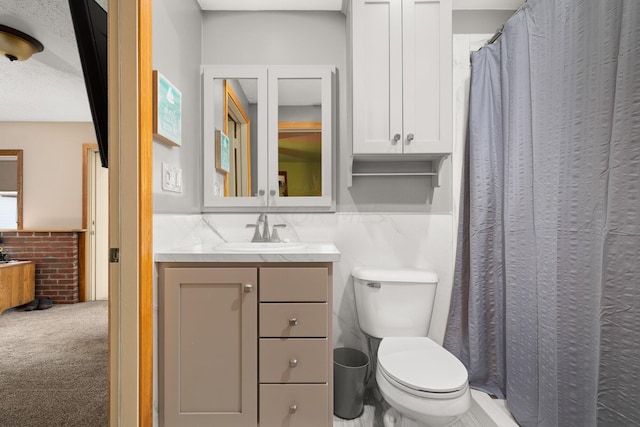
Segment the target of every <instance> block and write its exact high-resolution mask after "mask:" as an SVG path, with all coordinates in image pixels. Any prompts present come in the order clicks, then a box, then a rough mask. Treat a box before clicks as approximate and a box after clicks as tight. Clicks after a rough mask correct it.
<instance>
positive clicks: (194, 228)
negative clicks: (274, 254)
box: [153, 213, 454, 350]
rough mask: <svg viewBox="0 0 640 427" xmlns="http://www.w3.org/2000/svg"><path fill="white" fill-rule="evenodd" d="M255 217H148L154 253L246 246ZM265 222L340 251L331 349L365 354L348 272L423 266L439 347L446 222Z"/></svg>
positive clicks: (384, 218)
mask: <svg viewBox="0 0 640 427" xmlns="http://www.w3.org/2000/svg"><path fill="white" fill-rule="evenodd" d="M257 218H258V215H257V214H203V215H171V214H156V215H154V218H153V220H154V226H153V230H154V234H153V241H154V251H155V252H170V251H171V250H173V249H179V248H186V247H190V246H195V245H202V246H203V247H206V246H207V245H215V244H217V243H220V242H223V241H226V242H243V241H250V240H251V237H252V236H253V230H252V229H250V228H246V224H255V222H256V220H257ZM269 224H270V225H271V226H273V224H286V225H287V226H286V227H285V228H283V229H281V230H280V232H279V233H280V237H281V238H283V239H289V240H291V241H304V242H332V243H333V244H334V245H335V246H336V247H337V248H338V249H339V250H340V253H341V260H340V261H339V262H337V263H335V265H334V276H333V303H334V308H333V309H334V313H333V328H334V346H335V347H343V346H344V347H352V348H357V349H360V350H366V339H365V337H364V335H363V333H362V332H361V331H360V328H359V326H358V320H357V314H356V306H355V300H354V291H353V280H352V279H351V270H352V269H353V268H354V267H356V266H375V267H394V268H402V267H411V268H424V269H429V270H431V271H434V272H436V273H437V274H438V277H439V284H438V290H437V294H436V301H435V306H434V314H433V319H432V322H431V329H430V333H429V335H430V336H431V337H432V338H433V339H435V340H436V341H438V342H442V339H443V337H444V330H445V326H446V319H447V313H448V307H449V300H450V293H451V282H452V277H453V274H452V270H453V236H454V233H453V217H452V215H432V214H370V213H333V214H324V213H319V214H309V213H294V214H279V213H272V214H269Z"/></svg>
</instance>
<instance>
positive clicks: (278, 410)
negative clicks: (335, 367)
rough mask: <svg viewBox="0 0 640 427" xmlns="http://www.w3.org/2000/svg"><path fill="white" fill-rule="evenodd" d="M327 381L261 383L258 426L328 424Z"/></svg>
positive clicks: (306, 426) (300, 426)
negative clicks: (324, 382)
mask: <svg viewBox="0 0 640 427" xmlns="http://www.w3.org/2000/svg"><path fill="white" fill-rule="evenodd" d="M329 412H330V411H329V391H328V386H327V384H261V385H260V415H259V418H260V426H265V427H271V426H287V427H327V426H329V425H330V424H329V415H330V414H329Z"/></svg>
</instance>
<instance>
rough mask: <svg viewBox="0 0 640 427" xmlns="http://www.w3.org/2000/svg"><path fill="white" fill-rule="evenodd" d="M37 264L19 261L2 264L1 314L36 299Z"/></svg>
mask: <svg viewBox="0 0 640 427" xmlns="http://www.w3.org/2000/svg"><path fill="white" fill-rule="evenodd" d="M35 293H36V285H35V264H34V263H32V262H31V261H18V262H9V263H6V264H0V314H2V312H3V311H5V310H6V309H8V308H11V307H17V306H19V305H22V304H27V303H29V302H31V301H33V300H34V299H35Z"/></svg>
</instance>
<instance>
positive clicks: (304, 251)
mask: <svg viewBox="0 0 640 427" xmlns="http://www.w3.org/2000/svg"><path fill="white" fill-rule="evenodd" d="M234 245H237V243H230V244H227V243H220V244H212V245H211V246H207V245H196V246H191V247H187V248H178V249H173V250H170V251H163V252H157V253H155V254H154V261H155V262H336V261H340V251H338V248H336V246H335V245H334V244H333V243H307V242H304V243H302V242H292V243H290V244H288V245H290V247H288V245H287V244H285V245H281V244H270V243H264V244H258V245H255V246H256V249H255V250H253V249H244V248H243V249H242V250H238V249H237V248H235V247H234ZM247 245H249V243H248V242H247V244H246V245H245V246H247ZM271 245H273V246H271ZM261 246H262V247H265V248H266V249H261Z"/></svg>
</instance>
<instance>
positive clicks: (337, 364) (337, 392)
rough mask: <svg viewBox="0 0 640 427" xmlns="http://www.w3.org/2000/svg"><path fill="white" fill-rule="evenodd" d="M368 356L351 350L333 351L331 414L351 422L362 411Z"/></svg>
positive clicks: (338, 349) (337, 349)
mask: <svg viewBox="0 0 640 427" xmlns="http://www.w3.org/2000/svg"><path fill="white" fill-rule="evenodd" d="M368 370H369V356H367V355H366V354H365V353H363V352H361V351H360V350H356V349H353V348H335V349H333V413H334V414H335V415H336V416H338V417H340V418H343V419H346V420H352V419H354V418H358V417H359V416H360V415H362V411H363V410H364V389H365V386H366V383H367V379H368Z"/></svg>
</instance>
